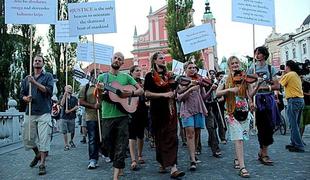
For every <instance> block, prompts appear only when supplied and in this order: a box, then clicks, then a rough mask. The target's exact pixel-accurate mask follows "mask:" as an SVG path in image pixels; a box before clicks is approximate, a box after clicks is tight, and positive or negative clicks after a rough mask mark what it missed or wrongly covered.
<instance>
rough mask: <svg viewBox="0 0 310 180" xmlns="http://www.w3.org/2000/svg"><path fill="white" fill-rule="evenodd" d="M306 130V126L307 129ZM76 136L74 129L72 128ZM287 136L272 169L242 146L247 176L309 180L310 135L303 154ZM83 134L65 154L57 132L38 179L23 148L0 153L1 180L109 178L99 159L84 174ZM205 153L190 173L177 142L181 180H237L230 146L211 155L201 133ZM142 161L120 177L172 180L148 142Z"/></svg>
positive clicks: (252, 144)
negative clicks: (293, 149) (292, 147)
mask: <svg viewBox="0 0 310 180" xmlns="http://www.w3.org/2000/svg"><path fill="white" fill-rule="evenodd" d="M308 128H309V127H308ZM76 132H78V130H77V129H76ZM289 138H290V136H289V135H288V134H287V135H280V134H279V133H276V135H275V136H274V139H275V143H274V144H273V145H272V146H271V147H270V156H271V157H272V159H273V160H274V162H275V163H274V166H264V165H262V164H260V163H259V161H258V160H257V152H258V143H257V137H256V136H251V139H250V140H249V141H247V142H246V143H245V162H246V167H247V169H248V170H249V172H250V173H251V179H266V180H267V179H294V180H297V179H310V148H309V147H310V134H306V135H305V137H304V141H305V143H306V144H307V145H308V146H306V152H305V153H293V152H288V151H287V150H286V149H285V145H286V144H288V142H289ZM80 140H81V136H80V135H78V136H77V137H76V138H75V143H76V145H77V147H76V148H73V149H71V150H69V151H64V150H63V138H62V135H60V134H56V136H55V137H54V139H53V141H52V146H51V151H50V153H49V156H48V158H47V162H46V164H47V167H46V168H47V174H46V175H44V176H39V175H37V174H38V166H35V167H34V168H30V167H29V163H30V161H31V160H32V159H33V153H32V152H31V151H25V150H24V148H21V149H18V150H15V151H11V152H8V153H5V154H2V155H0V162H1V163H0V179H1V180H7V179H8V180H11V179H112V164H111V163H105V162H104V160H103V159H100V160H99V163H100V164H99V165H100V166H99V167H98V168H97V169H94V170H88V169H87V165H88V153H87V152H88V151H87V144H81V143H80ZM202 143H203V149H202V154H201V155H199V159H200V160H201V161H202V162H201V163H199V164H198V167H197V170H196V171H195V172H190V171H189V170H188V167H189V156H188V151H187V148H185V147H182V146H181V143H179V154H178V164H179V165H178V167H179V169H180V170H183V171H185V173H186V175H185V176H184V177H183V178H182V179H195V180H199V179H241V178H240V177H239V176H238V170H235V169H234V168H233V159H234V145H233V143H232V142H228V143H227V144H226V145H223V144H221V145H220V147H221V149H222V154H223V155H222V158H219V159H218V158H215V157H213V156H211V151H210V148H209V147H207V146H206V144H207V133H206V131H205V130H203V133H202ZM143 155H144V156H143V157H144V159H145V161H146V164H144V165H141V166H140V170H139V171H135V172H133V171H130V169H129V165H130V158H127V159H126V168H125V175H124V176H123V177H122V178H121V179H128V180H135V179H142V180H143V179H145V180H157V179H158V180H159V179H170V176H169V174H159V173H158V172H157V171H158V167H159V166H158V164H157V163H156V161H155V151H154V149H152V148H150V145H149V142H146V143H145V148H144V152H143Z"/></svg>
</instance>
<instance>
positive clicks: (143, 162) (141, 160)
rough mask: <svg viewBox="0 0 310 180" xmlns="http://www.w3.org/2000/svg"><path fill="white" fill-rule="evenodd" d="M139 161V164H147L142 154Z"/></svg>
mask: <svg viewBox="0 0 310 180" xmlns="http://www.w3.org/2000/svg"><path fill="white" fill-rule="evenodd" d="M138 163H139V164H145V161H144V160H143V159H142V156H139V157H138Z"/></svg>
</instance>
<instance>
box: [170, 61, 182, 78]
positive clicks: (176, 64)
mask: <svg viewBox="0 0 310 180" xmlns="http://www.w3.org/2000/svg"><path fill="white" fill-rule="evenodd" d="M183 65H184V63H182V62H180V61H177V60H175V59H173V60H172V71H173V74H176V75H182V74H183V72H184V70H183Z"/></svg>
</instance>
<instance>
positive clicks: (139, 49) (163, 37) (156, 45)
mask: <svg viewBox="0 0 310 180" xmlns="http://www.w3.org/2000/svg"><path fill="white" fill-rule="evenodd" d="M166 13H167V5H165V6H164V7H162V8H160V9H158V10H157V11H155V12H152V8H150V13H149V15H148V16H147V18H148V26H149V28H148V30H147V32H146V33H144V34H141V35H138V34H137V29H136V27H135V31H134V36H133V39H134V43H133V50H132V51H131V53H132V54H133V56H134V57H133V61H134V64H135V65H139V67H140V68H141V70H142V77H144V76H145V74H146V73H147V72H149V71H150V69H151V62H150V60H149V58H150V56H151V55H152V54H153V53H155V52H157V51H161V52H163V53H164V54H165V59H166V61H167V62H171V61H172V58H171V56H170V55H169V54H168V33H167V30H166V27H165V22H166Z"/></svg>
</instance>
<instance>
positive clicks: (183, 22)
mask: <svg viewBox="0 0 310 180" xmlns="http://www.w3.org/2000/svg"><path fill="white" fill-rule="evenodd" d="M192 6H193V0H168V7H167V14H166V29H167V32H168V46H169V53H170V55H171V57H172V58H173V59H176V60H179V61H181V62H186V61H189V60H191V58H194V59H195V60H200V53H199V52H194V53H190V54H187V55H184V53H183V51H182V47H181V44H180V40H179V37H178V35H177V32H178V31H181V30H184V29H186V28H189V27H190V25H191V24H193V22H191V21H192V17H191V16H190V12H191V10H192Z"/></svg>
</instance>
